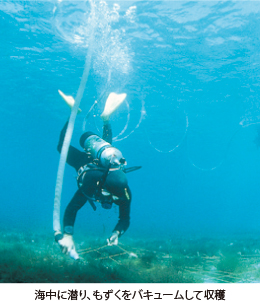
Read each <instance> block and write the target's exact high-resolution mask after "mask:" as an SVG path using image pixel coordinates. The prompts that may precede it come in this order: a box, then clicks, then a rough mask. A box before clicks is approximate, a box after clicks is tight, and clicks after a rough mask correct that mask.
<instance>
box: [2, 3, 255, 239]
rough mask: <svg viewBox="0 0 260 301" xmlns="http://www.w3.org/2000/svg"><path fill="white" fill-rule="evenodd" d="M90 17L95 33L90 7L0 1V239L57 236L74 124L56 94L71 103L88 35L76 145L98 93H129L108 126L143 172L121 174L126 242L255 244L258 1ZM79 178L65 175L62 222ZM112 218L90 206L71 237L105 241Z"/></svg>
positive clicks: (117, 10)
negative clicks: (192, 239)
mask: <svg viewBox="0 0 260 301" xmlns="http://www.w3.org/2000/svg"><path fill="white" fill-rule="evenodd" d="M115 3H116V5H115ZM95 9H96V11H95V15H94V19H93V20H94V21H93V20H92V23H91V22H89V16H90V4H89V3H88V2H84V1H76V2H73V1H39V2H38V1H1V2H0V22H1V23H0V31H1V46H0V50H1V56H0V60H1V69H0V78H1V81H0V91H1V106H0V111H1V127H0V131H1V141H2V143H1V145H2V146H1V148H0V158H1V166H2V168H1V182H0V185H1V202H0V211H1V212H2V214H1V219H0V226H1V228H2V229H5V230H7V231H26V230H32V229H33V231H35V232H37V231H39V232H44V233H47V234H49V235H50V236H51V235H52V210H53V200H54V189H55V181H56V175H57V169H58V162H59V154H58V152H57V150H56V146H57V142H58V138H59V133H60V130H61V128H62V127H63V124H64V123H65V121H66V120H67V118H68V116H69V114H70V110H69V108H68V107H66V105H65V103H64V102H63V101H62V99H61V98H60V96H59V94H58V92H57V90H58V89H60V90H62V91H63V92H64V93H66V94H68V95H73V96H74V97H75V96H76V93H77V90H78V87H79V84H80V79H81V76H82V74H83V70H84V62H85V59H86V57H87V55H88V49H89V44H88V42H89V37H90V33H91V31H92V30H95V39H94V45H93V47H94V55H93V57H92V67H91V70H90V75H89V79H88V82H87V85H86V90H85V93H84V96H83V99H82V102H81V108H82V110H83V113H81V114H80V115H78V117H77V121H76V125H75V130H74V133H73V138H72V144H73V145H74V146H77V147H78V148H80V146H79V143H78V140H79V137H80V135H81V133H82V131H83V129H82V125H83V121H84V117H85V114H86V113H87V112H88V110H89V109H90V107H91V106H92V104H93V103H94V101H95V99H97V98H98V97H99V96H100V95H101V93H102V92H103V91H104V89H107V91H108V92H112V91H114V92H117V93H123V92H124V93H127V103H125V104H124V105H122V107H120V109H119V110H118V112H116V113H115V115H114V116H113V118H112V127H113V132H114V136H118V135H119V136H118V137H117V139H116V140H118V141H115V142H114V145H115V146H116V147H118V148H119V149H120V150H121V151H122V153H123V154H124V156H125V158H126V159H127V162H128V166H129V167H130V166H134V165H142V169H141V170H138V171H136V172H133V173H129V174H128V175H129V176H128V179H129V184H130V188H131V190H132V194H133V201H132V206H131V225H130V228H129V229H128V231H127V232H126V233H125V235H124V236H125V237H126V236H127V237H128V238H135V237H139V238H140V237H141V238H144V239H145V237H154V238H156V237H158V238H161V237H165V238H167V237H169V236H171V237H174V235H175V234H179V233H183V234H189V235H200V234H210V235H215V234H218V233H225V234H230V235H233V234H234V233H256V234H255V235H259V228H260V219H259V211H260V204H259V181H260V178H259V170H260V150H259V145H260V137H259V136H258V132H257V130H258V129H259V126H260V101H259V92H260V89H259V77H260V56H259V49H260V40H259V38H260V34H259V32H260V30H259V29H260V28H259V19H260V3H259V2H258V1H245V2H243V1H223V2H217V1H216V2H213V1H199V2H194V1H190V2H178V1H176V2H175V1H115V2H112V1H107V2H101V3H99V2H98V1H96V2H95ZM103 106H104V99H103V100H102V101H101V102H100V103H99V105H98V108H97V110H96V111H93V112H92V113H93V114H97V115H98V114H100V112H101V111H102V108H103ZM93 114H92V115H93ZM128 117H129V122H128V123H126V122H127V118H128ZM90 120H94V121H95V122H94V121H93V122H91V121H89V122H88V124H87V126H90V125H91V126H95V129H96V130H101V125H102V124H101V122H100V121H99V119H98V117H97V118H93V116H92V117H91V118H90ZM125 127H126V129H125ZM124 129H125V131H124V132H123V133H122V134H121V135H120V133H121V132H122V131H123V130H124ZM122 138H123V139H122ZM74 176H75V172H74V170H73V169H72V168H71V167H69V166H67V167H66V169H65V176H64V185H63V191H62V199H61V203H62V208H61V210H62V214H63V212H64V209H65V207H66V205H67V204H68V202H69V201H70V199H71V198H72V196H73V194H74V192H75V191H76V189H77V186H76V181H75V178H74ZM117 215H118V212H117V209H116V208H114V209H112V210H111V211H104V210H103V209H101V208H98V210H97V212H93V210H92V209H91V207H90V206H89V205H88V204H86V205H85V206H84V207H83V208H82V209H81V211H80V212H79V214H78V217H77V221H76V225H75V232H76V233H83V234H84V235H86V236H88V235H89V234H92V235H97V237H98V236H100V235H107V236H108V235H109V234H110V232H111V231H112V229H113V227H114V225H115V224H116V222H117V218H118V216H117ZM104 231H105V234H104ZM76 235H77V234H76ZM122 239H124V238H123V237H122Z"/></svg>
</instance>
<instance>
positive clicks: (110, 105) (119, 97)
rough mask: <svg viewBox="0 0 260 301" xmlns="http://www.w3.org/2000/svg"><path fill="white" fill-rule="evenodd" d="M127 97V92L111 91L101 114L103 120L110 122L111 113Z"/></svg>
mask: <svg viewBox="0 0 260 301" xmlns="http://www.w3.org/2000/svg"><path fill="white" fill-rule="evenodd" d="M125 98H126V93H122V94H116V93H114V92H112V93H110V94H109V96H108V98H107V100H106V104H105V108H104V111H103V113H102V114H101V115H100V117H101V119H102V120H103V122H108V121H109V118H110V115H111V114H112V113H114V112H115V110H116V109H117V108H118V107H119V106H120V105H121V104H122V103H123V101H124V100H125Z"/></svg>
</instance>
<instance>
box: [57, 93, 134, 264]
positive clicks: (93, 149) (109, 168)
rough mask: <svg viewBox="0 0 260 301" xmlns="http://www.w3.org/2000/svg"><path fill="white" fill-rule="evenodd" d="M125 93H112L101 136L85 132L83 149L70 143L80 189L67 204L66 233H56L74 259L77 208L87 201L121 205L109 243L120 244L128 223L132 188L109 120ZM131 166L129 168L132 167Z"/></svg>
mask: <svg viewBox="0 0 260 301" xmlns="http://www.w3.org/2000/svg"><path fill="white" fill-rule="evenodd" d="M59 93H60V95H61V96H62V98H63V99H64V100H65V101H66V102H67V104H69V105H70V107H73V105H74V103H75V100H74V98H73V97H72V96H67V95H65V94H64V93H63V92H61V91H59ZM125 97H126V94H125V93H124V94H116V93H110V95H109V97H108V99H107V101H106V104H105V108H104V111H103V113H102V114H101V116H100V117H101V118H102V120H103V137H102V139H101V138H100V137H99V136H98V135H96V134H94V133H93V132H86V133H84V134H83V135H82V136H81V137H80V141H79V142H80V145H81V147H82V148H83V149H84V150H85V151H84V152H82V151H80V150H78V149H77V148H75V147H73V146H71V145H70V147H69V151H68V156H67V163H68V164H69V165H70V166H72V167H74V168H75V170H76V172H77V184H78V190H77V191H76V193H75V194H74V196H73V198H72V199H71V201H70V203H69V204H68V205H67V207H66V210H65V213H64V217H63V233H61V232H59V231H57V232H55V234H54V235H55V240H56V242H58V244H59V245H60V247H61V249H62V252H63V253H66V254H69V255H70V256H71V257H72V258H74V259H78V258H79V256H78V254H77V252H76V249H75V244H74V241H73V233H74V223H75V219H76V215H77V212H78V210H79V209H80V208H81V207H82V206H84V205H85V204H86V203H87V202H89V204H90V205H91V207H92V208H93V209H94V210H96V205H95V202H99V203H100V204H101V206H102V207H103V208H105V209H110V208H111V207H112V204H113V203H114V204H116V205H118V206H119V220H118V222H117V224H116V226H115V228H114V230H113V232H112V235H111V236H110V237H109V238H108V239H107V244H108V245H109V246H111V245H117V244H118V238H119V237H120V236H121V235H123V234H124V232H125V231H126V230H127V229H128V227H129V223H130V204H131V191H130V189H129V186H128V182H127V178H126V175H125V173H126V172H127V168H125V165H126V160H125V158H124V157H123V156H122V153H121V152H120V151H119V150H118V149H117V148H115V147H113V146H112V129H111V125H110V123H109V118H110V115H111V114H112V113H113V112H114V111H115V110H116V109H117V108H118V107H119V105H120V104H121V103H122V102H123V101H124V99H125ZM67 126H68V121H67V122H66V123H65V125H64V127H63V129H62V131H61V134H60V139H59V143H58V147H57V149H58V152H59V153H61V149H62V145H63V140H64V137H65V133H66V129H67ZM139 168H140V167H139ZM130 169H131V170H130ZM132 169H133V168H129V170H130V171H132ZM135 169H138V167H137V168H135Z"/></svg>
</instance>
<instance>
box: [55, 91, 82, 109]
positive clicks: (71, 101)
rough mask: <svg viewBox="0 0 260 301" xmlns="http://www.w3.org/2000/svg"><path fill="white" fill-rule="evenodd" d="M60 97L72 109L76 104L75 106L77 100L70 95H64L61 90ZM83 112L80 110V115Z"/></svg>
mask: <svg viewBox="0 0 260 301" xmlns="http://www.w3.org/2000/svg"><path fill="white" fill-rule="evenodd" d="M58 92H59V94H60V96H61V97H62V98H63V99H64V100H65V102H66V104H67V105H68V106H69V107H70V108H71V109H72V108H73V106H74V104H75V99H74V98H73V97H72V96H70V95H66V94H64V93H63V92H62V91H61V90H58ZM80 112H81V109H78V113H80Z"/></svg>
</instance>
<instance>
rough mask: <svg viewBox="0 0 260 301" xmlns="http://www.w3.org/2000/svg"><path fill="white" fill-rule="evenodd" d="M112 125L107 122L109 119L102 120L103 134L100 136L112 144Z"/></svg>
mask: <svg viewBox="0 0 260 301" xmlns="http://www.w3.org/2000/svg"><path fill="white" fill-rule="evenodd" d="M112 137H113V136H112V127H111V124H110V123H109V121H104V122H103V136H102V138H103V139H104V140H105V141H106V142H108V143H110V144H112Z"/></svg>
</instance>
